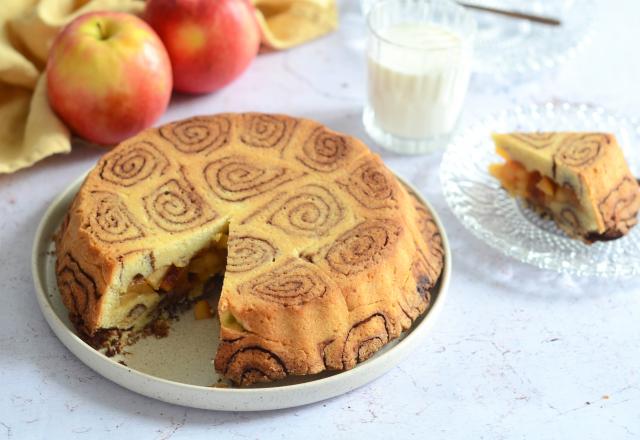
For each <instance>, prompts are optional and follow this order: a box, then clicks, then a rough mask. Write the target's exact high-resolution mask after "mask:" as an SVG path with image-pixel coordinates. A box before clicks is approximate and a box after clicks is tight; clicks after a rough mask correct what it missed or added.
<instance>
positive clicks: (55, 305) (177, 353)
mask: <svg viewBox="0 0 640 440" xmlns="http://www.w3.org/2000/svg"><path fill="white" fill-rule="evenodd" d="M82 181H83V178H81V179H79V180H78V181H76V182H75V183H74V184H72V185H71V186H70V187H69V188H67V189H66V190H65V191H64V192H63V193H62V194H61V195H60V196H58V197H57V198H56V199H55V200H54V201H53V203H52V204H51V206H50V207H49V209H48V210H47V212H46V213H45V215H44V217H43V219H42V221H41V223H40V226H39V227H38V230H37V232H36V236H35V241H34V245H33V255H32V271H33V279H34V283H35V288H36V295H37V297H38V303H39V304H40V308H41V309H42V313H43V314H44V317H45V318H46V320H47V322H48V323H49V325H50V326H51V328H52V329H53V331H54V333H55V334H56V335H57V336H58V338H59V339H60V341H62V343H63V344H64V345H66V346H67V348H68V349H69V350H71V352H72V353H73V354H75V355H76V356H77V357H78V358H79V359H80V360H81V361H82V362H84V363H85V364H86V365H88V366H89V367H90V368H92V369H94V370H95V371H96V372H98V373H99V374H101V375H102V376H104V377H106V378H107V379H110V380H112V381H113V382H115V383H117V384H119V385H121V386H123V387H125V388H128V389H129V390H131V391H135V392H137V393H140V394H143V395H145V396H148V397H152V398H154V399H159V400H163V401H165V402H169V403H174V404H178V405H185V406H191V407H195V408H203V409H212V410H229V411H256V410H271V409H279V408H288V407H293V406H299V405H305V404H308V403H313V402H317V401H320V400H324V399H328V398H330V397H334V396H337V395H339V394H343V393H346V392H348V391H350V390H353V389H355V388H358V387H360V386H362V385H364V384H366V383H368V382H370V381H372V380H373V379H376V378H377V377H379V376H381V375H382V374H384V373H385V372H387V371H388V370H390V369H391V368H393V367H394V366H395V365H396V364H398V363H399V362H400V361H401V360H402V359H403V358H404V357H405V356H406V355H408V354H409V353H411V352H412V351H414V350H417V349H419V347H420V345H419V344H420V341H421V340H422V339H423V338H424V336H425V335H426V334H427V332H428V330H429V328H430V327H431V325H432V323H433V321H434V319H435V317H436V315H438V312H439V311H440V309H441V307H442V304H443V301H444V299H445V298H444V297H445V294H446V292H447V287H448V285H449V277H450V273H451V250H450V249H449V243H448V241H447V237H446V234H445V231H444V228H443V227H442V224H441V223H440V220H439V218H438V216H437V214H436V213H435V211H434V210H433V209H432V208H431V206H430V205H429V204H428V203H427V202H426V201H424V199H421V200H422V201H423V202H424V204H425V205H426V206H427V207H428V208H429V210H430V211H431V212H432V213H433V216H434V219H435V221H436V223H437V225H438V228H439V229H440V231H441V234H442V242H443V246H444V250H445V264H444V270H443V274H442V277H441V281H440V285H439V290H438V291H437V292H436V293H435V294H434V296H433V304H432V306H431V308H430V309H429V311H428V312H427V313H426V314H425V315H423V316H422V317H421V318H419V319H418V320H417V321H416V322H415V323H414V325H413V327H412V328H411V329H409V330H408V331H407V332H405V333H403V334H402V335H401V336H400V338H398V339H397V340H394V341H392V342H391V343H389V344H387V345H386V346H385V347H384V348H383V349H382V350H380V351H379V352H378V353H377V354H376V355H375V356H373V357H372V358H371V359H369V360H367V361H366V362H363V363H362V364H359V365H358V366H356V367H355V368H354V369H352V370H349V371H345V372H341V373H324V374H320V375H315V376H302V377H297V378H288V379H285V380H284V381H280V382H276V383H273V384H267V385H263V386H261V387H254V388H246V389H240V388H214V387H211V386H210V385H213V384H215V383H217V381H218V378H219V377H218V375H217V374H216V373H215V371H214V368H213V366H212V365H211V359H213V357H214V356H215V352H216V349H217V341H218V325H219V323H218V320H217V319H206V320H201V321H196V320H195V319H194V318H193V313H192V312H187V313H185V314H184V315H183V316H181V318H180V320H179V321H177V322H174V323H172V327H171V332H170V334H169V336H168V337H166V338H163V339H155V338H146V339H142V340H140V341H139V342H137V343H136V344H134V345H132V346H129V347H127V348H126V351H127V352H128V354H126V355H124V357H113V358H108V357H106V356H105V355H103V354H102V353H100V352H98V351H96V350H94V349H93V348H91V347H90V346H89V345H87V344H86V343H85V342H84V341H83V340H82V339H80V338H79V337H78V336H77V334H76V332H75V329H74V327H73V325H72V324H71V323H70V321H69V319H68V313H67V310H66V309H65V307H64V305H63V304H62V300H61V298H60V293H59V291H58V288H57V285H56V278H55V254H54V252H53V250H54V244H53V240H52V237H53V234H54V233H55V231H56V230H57V229H58V226H59V225H60V223H61V222H62V218H63V216H64V215H65V213H66V211H67V208H68V206H69V204H70V203H71V201H72V199H73V197H74V195H75V194H76V192H77V191H78V189H79V188H80V185H81V184H82ZM403 183H404V182H403ZM405 184H406V183H405ZM407 186H408V187H409V188H411V186H410V185H407ZM411 189H412V190H413V191H414V192H415V193H416V194H419V193H418V192H417V191H416V190H415V189H414V188H411ZM119 360H124V361H125V362H126V364H127V365H126V366H125V365H122V364H120V363H118V361H119Z"/></svg>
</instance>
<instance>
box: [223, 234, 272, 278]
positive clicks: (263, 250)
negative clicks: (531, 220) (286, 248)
mask: <svg viewBox="0 0 640 440" xmlns="http://www.w3.org/2000/svg"><path fill="white" fill-rule="evenodd" d="M277 253H278V252H277V249H276V248H275V247H274V246H273V245H272V244H271V243H270V242H269V241H267V240H264V239H262V238H257V237H249V236H232V237H230V238H229V242H228V257H227V272H248V271H250V270H253V269H255V268H257V267H260V266H262V265H263V264H266V263H269V262H273V261H274V260H275V257H276V256H277Z"/></svg>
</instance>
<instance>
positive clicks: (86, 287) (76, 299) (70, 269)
mask: <svg viewBox="0 0 640 440" xmlns="http://www.w3.org/2000/svg"><path fill="white" fill-rule="evenodd" d="M56 266H57V267H56V274H57V278H58V286H59V287H60V291H61V292H63V298H64V297H65V296H66V297H67V298H69V299H70V300H71V301H70V302H71V304H72V307H71V308H72V310H71V313H72V314H75V315H77V316H82V315H83V314H85V313H87V311H88V309H89V308H90V307H91V305H92V303H93V302H95V300H96V299H97V298H98V290H97V288H96V283H95V281H94V279H93V277H92V276H91V275H89V274H88V273H87V272H86V271H84V270H83V269H82V267H80V264H79V263H78V261H77V260H76V259H75V258H73V256H71V254H70V253H68V252H67V253H65V254H64V256H63V257H62V258H61V259H59V260H58V262H57V264H56ZM65 302H68V300H67V301H65Z"/></svg>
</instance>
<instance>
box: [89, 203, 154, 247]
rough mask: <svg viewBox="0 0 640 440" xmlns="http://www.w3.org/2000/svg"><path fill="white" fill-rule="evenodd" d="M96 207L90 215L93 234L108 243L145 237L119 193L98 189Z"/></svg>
mask: <svg viewBox="0 0 640 440" xmlns="http://www.w3.org/2000/svg"><path fill="white" fill-rule="evenodd" d="M92 194H93V195H94V196H95V199H96V202H95V207H94V210H93V212H92V213H91V215H90V216H89V229H90V230H91V233H92V235H93V236H94V237H95V238H97V239H98V240H100V241H104V242H106V243H121V242H123V241H129V240H136V239H138V238H142V237H144V232H143V231H142V229H141V228H140V226H138V224H137V223H136V221H135V220H134V218H133V216H132V215H131V213H130V212H129V210H128V209H127V207H126V205H125V204H124V203H123V202H122V200H120V197H118V195H117V194H113V193H109V192H103V191H96V192H93V193H92Z"/></svg>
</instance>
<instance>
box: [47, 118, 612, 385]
mask: <svg viewBox="0 0 640 440" xmlns="http://www.w3.org/2000/svg"><path fill="white" fill-rule="evenodd" d="M607 206H608V205H607ZM227 228H228V234H229V237H228V247H227V252H228V257H227V269H226V274H225V282H224V286H223V292H222V295H221V299H220V303H219V306H218V313H219V316H220V317H221V323H222V329H221V338H222V341H221V343H220V346H219V349H218V353H217V355H216V359H215V367H216V369H217V370H218V371H220V372H221V373H222V374H224V375H225V376H226V377H228V378H229V379H231V380H232V381H233V382H234V383H236V384H238V385H241V386H244V385H250V384H252V383H255V382H261V381H271V380H278V379H281V378H283V377H286V376H287V375H300V374H313V373H317V372H320V371H322V370H325V369H339V370H340V369H348V368H352V367H353V366H355V365H356V363H358V362H362V361H364V360H366V359H368V358H369V357H370V356H372V355H373V354H374V353H375V352H376V351H377V350H379V349H380V348H381V347H382V346H384V345H385V344H386V343H388V342H389V341H391V340H392V339H394V338H397V337H398V336H399V335H400V333H401V332H402V331H403V330H406V329H407V328H409V327H410V326H411V325H412V323H413V321H414V320H415V319H416V318H418V317H419V316H420V315H421V314H422V313H424V311H425V310H426V309H427V308H428V307H429V305H430V303H431V300H432V292H433V289H434V288H435V286H436V284H437V282H438V279H439V277H440V274H441V272H442V268H443V264H444V251H443V248H442V240H441V236H440V232H439V231H438V228H437V227H436V225H435V222H434V221H433V218H432V216H431V214H430V213H429V212H428V211H427V210H426V208H424V206H422V204H421V203H419V202H418V201H417V199H416V198H415V196H413V195H409V194H408V193H407V191H406V190H405V189H404V188H403V187H402V186H401V185H400V184H399V183H398V181H397V180H396V179H395V177H394V176H393V174H391V172H390V171H389V170H388V169H387V168H386V167H385V166H384V164H383V163H382V161H381V160H380V159H379V158H377V157H376V156H374V155H373V154H372V153H371V152H370V151H369V150H368V149H367V148H366V147H365V146H364V145H363V144H362V143H361V142H360V141H358V140H357V139H355V138H352V137H349V136H346V135H343V134H340V133H336V132H333V131H331V130H329V129H328V128H326V127H324V126H322V125H320V124H317V123H315V122H313V121H308V120H303V119H295V118H291V117H287V116H283V115H267V114H257V113H248V114H237V115H235V114H222V115H217V116H203V117H196V118H191V119H187V120H184V121H178V122H174V123H172V124H168V125H165V126H163V127H160V128H159V129H150V130H147V131H146V132H144V133H142V134H140V135H138V136H136V137H135V138H133V139H130V140H129V141H126V142H125V143H123V144H121V145H120V146H118V147H116V148H115V149H114V150H112V151H111V152H109V153H107V154H106V155H105V156H104V157H103V158H102V159H101V160H100V162H99V163H98V165H97V166H96V168H95V169H94V170H93V171H92V172H90V173H89V176H88V177H87V180H86V181H85V183H84V184H83V186H82V188H81V189H80V191H79V193H78V195H77V197H76V201H75V202H74V204H73V206H72V207H71V208H70V211H69V214H68V219H67V220H65V223H64V225H63V227H62V228H61V230H60V231H59V234H58V239H57V251H56V252H57V256H58V266H57V275H58V284H59V287H60V291H61V294H62V297H63V300H64V302H65V305H66V306H67V308H68V309H69V311H70V312H71V313H72V314H74V315H75V316H76V317H78V319H79V320H80V321H82V323H83V325H84V326H85V328H86V330H87V332H88V333H93V332H95V331H97V330H99V329H101V328H109V327H119V326H122V325H124V324H123V323H125V322H126V323H130V322H131V321H132V320H133V319H134V318H135V316H138V315H142V314H143V313H141V311H142V312H144V313H147V312H148V311H149V310H151V309H152V308H153V307H155V305H156V304H157V303H158V302H159V301H161V298H160V296H159V295H158V294H156V296H158V298H151V299H148V300H147V301H146V302H140V301H138V300H137V299H135V298H134V299H135V300H132V301H131V302H130V303H127V304H126V307H125V304H124V299H122V298H124V297H123V296H122V294H123V293H124V292H125V291H126V289H127V287H128V286H129V283H130V282H131V280H132V279H133V278H134V277H136V276H140V275H141V276H143V277H147V276H149V275H150V274H152V273H153V272H154V271H156V270H159V269H162V268H163V267H167V266H168V265H172V264H173V265H178V266H180V265H181V264H182V265H184V264H186V262H187V261H189V259H190V258H191V257H193V255H195V253H197V252H198V251H199V250H200V249H202V247H203V246H204V245H205V244H206V243H208V242H209V241H210V240H211V238H212V236H213V235H214V234H216V233H219V232H220V231H223V230H224V231H226V230H227ZM154 301H155V302H154ZM120 309H122V311H120ZM132 316H133V318H132Z"/></svg>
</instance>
